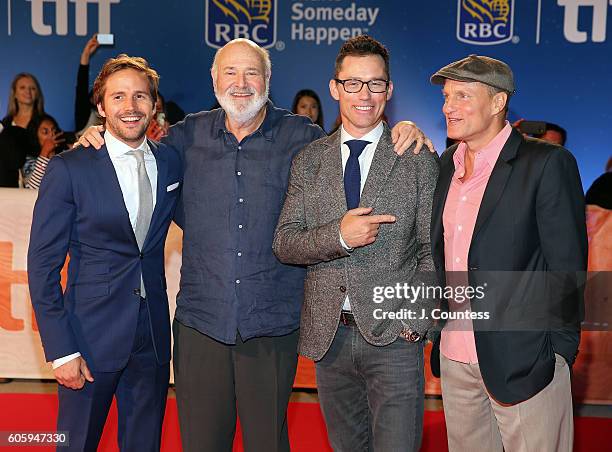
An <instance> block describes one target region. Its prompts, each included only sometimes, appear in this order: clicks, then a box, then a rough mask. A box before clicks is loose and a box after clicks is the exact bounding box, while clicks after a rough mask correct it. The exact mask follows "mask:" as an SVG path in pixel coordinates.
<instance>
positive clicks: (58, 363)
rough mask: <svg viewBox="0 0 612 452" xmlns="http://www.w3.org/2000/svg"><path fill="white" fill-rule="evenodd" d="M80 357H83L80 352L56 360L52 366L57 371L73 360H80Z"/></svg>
mask: <svg viewBox="0 0 612 452" xmlns="http://www.w3.org/2000/svg"><path fill="white" fill-rule="evenodd" d="M79 356H81V354H80V353H79V352H76V353H73V354H71V355H68V356H63V357H61V358H57V359H54V360H53V363H52V364H51V365H52V367H53V370H55V369H57V368H58V367H59V366H62V365H64V364H66V363H67V362H68V361H72V360H73V359H76V358H78V357H79Z"/></svg>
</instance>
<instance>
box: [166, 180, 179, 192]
mask: <svg viewBox="0 0 612 452" xmlns="http://www.w3.org/2000/svg"><path fill="white" fill-rule="evenodd" d="M179 184H180V182H175V183H173V184H170V185H168V187H166V191H172V190H174V189H176V188H177V187H178V186H179Z"/></svg>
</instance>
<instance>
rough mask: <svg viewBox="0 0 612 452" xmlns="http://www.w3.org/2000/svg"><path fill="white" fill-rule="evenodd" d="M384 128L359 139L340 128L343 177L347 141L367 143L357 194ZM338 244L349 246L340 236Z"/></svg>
mask: <svg viewBox="0 0 612 452" xmlns="http://www.w3.org/2000/svg"><path fill="white" fill-rule="evenodd" d="M383 130H384V126H383V123H382V121H381V122H379V123H378V125H377V126H376V127H374V128H373V129H372V130H370V131H369V132H368V133H366V134H365V135H364V136H362V137H361V138H355V137H352V136H351V134H350V133H348V132H347V131H346V130H345V129H344V127H341V128H340V142H341V143H342V144H341V146H340V152H341V153H342V174H343V175H344V168H346V162H347V161H348V159H349V156H350V155H351V150H350V149H349V147H348V146H347V145H346V144H345V143H346V142H347V141H349V140H364V141H369V142H370V144H368V145H367V146H366V147H365V149H364V150H363V152H362V153H361V155H360V156H359V158H358V159H357V160H358V161H359V171H360V173H361V187H360V189H359V193H360V194H361V193H362V192H363V187H365V183H366V180H367V179H368V173H369V172H370V166H372V160H373V159H374V152H375V151H376V146H378V142H379V141H380V137H381V136H382V134H383ZM365 207H369V206H365ZM340 243H341V244H342V246H343V247H344V248H345V249H349V246H348V245H347V244H346V243H345V242H344V240H343V239H342V234H340ZM342 309H343V310H344V311H350V310H351V303H350V302H349V297H348V295H347V297H346V298H345V299H344V305H342Z"/></svg>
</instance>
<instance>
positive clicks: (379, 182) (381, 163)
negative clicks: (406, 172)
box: [359, 124, 397, 207]
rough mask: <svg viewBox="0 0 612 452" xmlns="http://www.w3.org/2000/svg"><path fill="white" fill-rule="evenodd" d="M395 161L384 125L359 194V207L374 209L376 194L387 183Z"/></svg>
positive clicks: (389, 133)
mask: <svg viewBox="0 0 612 452" xmlns="http://www.w3.org/2000/svg"><path fill="white" fill-rule="evenodd" d="M396 160H397V154H396V153H395V152H393V143H392V142H391V131H390V130H389V127H388V126H387V125H386V124H384V130H383V134H382V135H381V137H380V140H379V141H378V145H377V146H376V151H375V152H374V159H373V160H372V165H370V171H369V172H368V178H367V179H366V183H365V186H364V187H363V191H362V193H361V199H360V202H359V207H374V204H375V203H376V198H377V197H378V193H379V192H380V190H381V188H382V187H383V186H384V184H385V182H386V181H387V179H388V177H389V174H390V173H391V170H392V169H393V165H394V164H395V161H396Z"/></svg>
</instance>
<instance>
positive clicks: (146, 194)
mask: <svg viewBox="0 0 612 452" xmlns="http://www.w3.org/2000/svg"><path fill="white" fill-rule="evenodd" d="M129 154H131V155H133V156H134V157H136V162H137V172H138V214H137V217H136V228H135V230H134V235H135V236H136V242H137V243H138V248H140V251H142V248H143V246H144V242H145V239H146V238H147V232H149V225H150V224H151V217H152V216H153V192H152V191H151V181H150V180H149V176H148V175H147V169H146V167H145V162H144V151H143V150H142V149H134V150H132V151H130V152H129ZM140 296H141V297H142V298H145V297H146V296H147V294H146V292H145V286H144V281H143V280H142V273H141V275H140Z"/></svg>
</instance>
